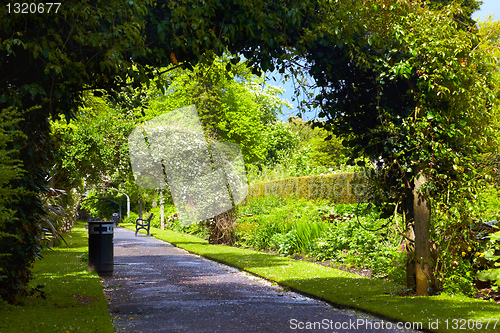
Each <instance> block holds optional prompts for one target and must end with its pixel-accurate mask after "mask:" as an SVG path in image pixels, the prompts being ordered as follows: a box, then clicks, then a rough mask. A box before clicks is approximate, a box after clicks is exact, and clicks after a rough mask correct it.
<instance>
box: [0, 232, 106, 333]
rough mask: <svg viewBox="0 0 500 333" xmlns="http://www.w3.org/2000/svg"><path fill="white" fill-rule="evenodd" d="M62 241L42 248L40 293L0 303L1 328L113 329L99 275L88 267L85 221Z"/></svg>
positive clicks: (38, 264)
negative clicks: (20, 301) (21, 301)
mask: <svg viewBox="0 0 500 333" xmlns="http://www.w3.org/2000/svg"><path fill="white" fill-rule="evenodd" d="M65 239H66V241H67V243H68V245H69V246H66V244H62V245H60V246H58V247H55V248H53V249H51V250H44V251H43V259H42V260H37V261H36V262H35V264H34V269H33V273H34V277H35V279H34V280H33V281H32V285H33V286H37V285H43V286H44V287H43V288H41V290H42V291H43V292H44V293H45V295H46V299H42V297H40V294H39V293H37V294H38V295H34V296H31V297H28V299H27V300H26V301H25V302H24V304H22V305H16V306H14V305H8V304H6V303H1V304H0V312H1V313H2V314H1V316H0V332H2V333H7V332H12V333H17V332H72V331H79V332H104V333H106V332H109V333H111V332H114V330H113V325H112V321H111V316H110V315H109V312H108V308H107V301H106V299H105V297H104V293H103V290H102V285H101V283H100V279H99V276H98V275H97V273H95V272H89V271H88V270H87V266H88V262H87V260H88V259H87V254H88V250H87V248H88V241H87V232H86V230H85V227H84V223H79V224H77V225H76V226H75V227H74V228H73V230H72V231H71V233H69V234H68V235H66V236H65Z"/></svg>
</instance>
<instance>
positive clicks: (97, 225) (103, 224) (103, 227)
mask: <svg viewBox="0 0 500 333" xmlns="http://www.w3.org/2000/svg"><path fill="white" fill-rule="evenodd" d="M88 223H89V235H95V234H102V235H105V234H113V231H114V230H113V224H114V223H113V221H92V222H88Z"/></svg>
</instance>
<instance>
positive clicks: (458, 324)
mask: <svg viewBox="0 0 500 333" xmlns="http://www.w3.org/2000/svg"><path fill="white" fill-rule="evenodd" d="M443 324H444V325H445V327H446V329H453V330H472V329H474V330H476V329H478V330H480V329H488V328H490V329H496V327H497V324H498V319H482V320H481V319H479V320H472V319H469V320H466V319H446V320H444V321H443Z"/></svg>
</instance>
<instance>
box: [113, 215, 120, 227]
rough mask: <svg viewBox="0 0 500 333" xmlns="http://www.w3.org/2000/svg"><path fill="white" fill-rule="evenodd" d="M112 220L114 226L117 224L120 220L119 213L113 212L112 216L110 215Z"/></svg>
mask: <svg viewBox="0 0 500 333" xmlns="http://www.w3.org/2000/svg"><path fill="white" fill-rule="evenodd" d="M111 219H112V220H113V222H114V223H115V227H117V226H118V223H119V222H120V214H118V213H113V217H111Z"/></svg>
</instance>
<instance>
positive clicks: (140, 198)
mask: <svg viewBox="0 0 500 333" xmlns="http://www.w3.org/2000/svg"><path fill="white" fill-rule="evenodd" d="M139 218H140V219H142V196H141V195H139Z"/></svg>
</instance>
